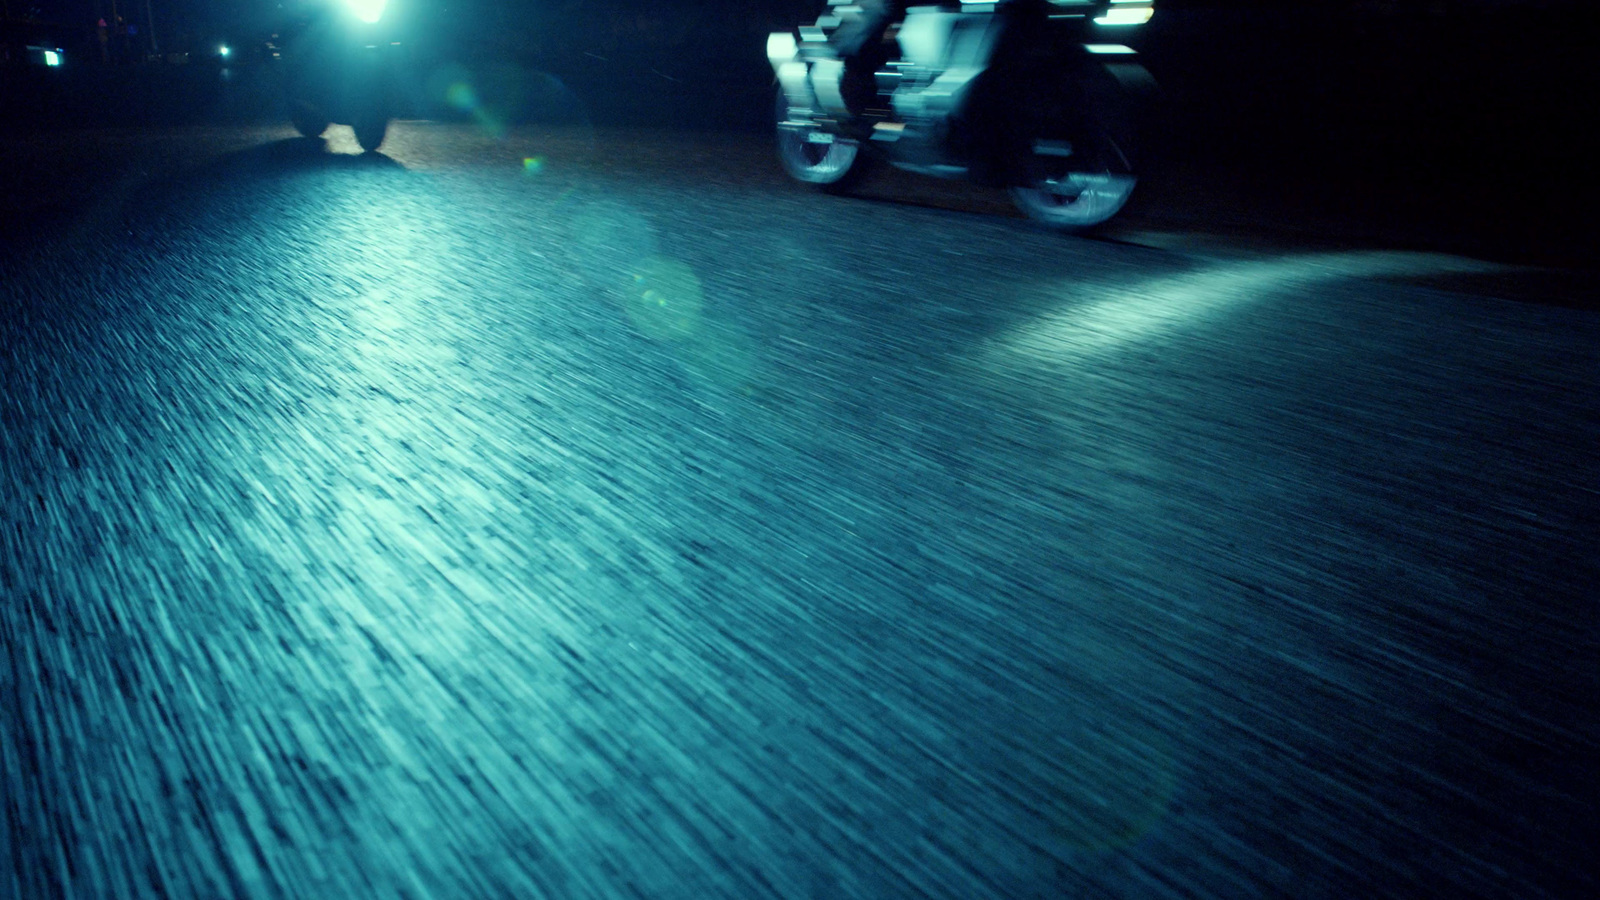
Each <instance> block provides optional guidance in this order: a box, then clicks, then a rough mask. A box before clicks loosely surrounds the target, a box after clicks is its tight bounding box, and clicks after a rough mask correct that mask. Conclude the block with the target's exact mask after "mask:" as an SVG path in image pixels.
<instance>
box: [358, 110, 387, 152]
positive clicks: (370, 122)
mask: <svg viewBox="0 0 1600 900" xmlns="http://www.w3.org/2000/svg"><path fill="white" fill-rule="evenodd" d="M350 129H351V130H352V131H354V132H355V133H356V143H357V144H360V145H361V149H362V150H365V151H366V152H368V153H375V152H377V150H378V148H379V147H381V146H383V139H384V138H385V137H388V135H389V117H388V116H387V115H384V114H380V113H373V114H370V115H367V116H364V117H362V118H360V119H357V120H356V121H355V122H354V123H352V124H351V126H350Z"/></svg>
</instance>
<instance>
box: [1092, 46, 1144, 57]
mask: <svg viewBox="0 0 1600 900" xmlns="http://www.w3.org/2000/svg"><path fill="white" fill-rule="evenodd" d="M1083 49H1085V50H1087V51H1089V52H1090V53H1094V54H1096V55H1099V56H1123V55H1126V54H1129V53H1133V52H1135V51H1134V49H1133V48H1132V47H1129V46H1128V45H1127V44H1084V45H1083Z"/></svg>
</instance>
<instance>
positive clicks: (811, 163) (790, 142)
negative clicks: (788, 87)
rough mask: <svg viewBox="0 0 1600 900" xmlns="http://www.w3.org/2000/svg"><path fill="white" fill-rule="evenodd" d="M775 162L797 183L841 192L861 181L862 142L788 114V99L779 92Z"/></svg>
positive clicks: (863, 161)
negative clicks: (779, 163) (779, 162)
mask: <svg viewBox="0 0 1600 900" xmlns="http://www.w3.org/2000/svg"><path fill="white" fill-rule="evenodd" d="M777 122H778V159H779V160H780V161H782V163H783V168H784V170H785V171H787V172H788V173H789V176H790V177H792V178H793V179H795V180H796V181H802V182H805V183H806V184H812V185H816V186H817V187H819V188H821V189H822V190H825V191H843V190H847V189H848V188H849V187H850V186H851V185H853V184H855V182H856V181H857V180H858V179H860V177H861V174H862V171H863V169H864V168H865V160H864V158H863V156H862V153H861V142H860V141H858V140H855V139H852V138H847V137H841V136H839V135H836V134H830V133H829V132H826V131H823V130H822V129H821V128H820V127H818V126H817V124H816V123H815V122H813V121H811V120H810V118H809V117H806V118H805V119H800V118H799V117H791V116H790V115H789V99H788V97H787V96H786V95H785V94H784V92H783V89H782V88H779V89H778V101H777Z"/></svg>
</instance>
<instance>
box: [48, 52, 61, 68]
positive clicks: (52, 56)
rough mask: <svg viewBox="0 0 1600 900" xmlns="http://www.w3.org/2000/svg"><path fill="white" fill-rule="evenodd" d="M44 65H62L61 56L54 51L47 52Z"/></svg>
mask: <svg viewBox="0 0 1600 900" xmlns="http://www.w3.org/2000/svg"><path fill="white" fill-rule="evenodd" d="M44 64H45V65H47V66H59V65H61V54H59V53H57V52H56V51H54V50H46V51H45V52H44Z"/></svg>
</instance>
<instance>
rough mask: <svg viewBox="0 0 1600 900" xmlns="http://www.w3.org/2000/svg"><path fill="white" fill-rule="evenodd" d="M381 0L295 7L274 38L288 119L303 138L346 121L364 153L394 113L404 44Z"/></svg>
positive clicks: (382, 134) (375, 142) (343, 0)
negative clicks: (295, 14) (295, 15)
mask: <svg viewBox="0 0 1600 900" xmlns="http://www.w3.org/2000/svg"><path fill="white" fill-rule="evenodd" d="M395 18H396V17H395V15H394V14H393V11H392V10H391V9H390V4H389V3H388V2H387V0H332V2H324V3H316V4H309V5H306V6H303V7H301V15H300V16H299V17H298V20H297V21H296V22H295V23H294V24H293V25H292V26H290V27H288V28H285V29H284V31H283V33H281V34H280V35H278V36H277V40H278V41H280V42H281V47H282V50H281V53H280V54H279V56H280V58H281V60H282V63H283V66H284V69H285V78H284V81H285V85H284V86H285V92H286V94H287V96H286V100H287V103H288V107H289V119H290V121H291V122H293V123H294V127H295V130H296V131H298V132H300V133H301V134H302V135H304V136H306V137H319V136H321V135H322V134H323V132H325V131H327V130H328V126H329V125H331V124H337V125H348V126H350V128H351V130H353V131H354V132H355V136H356V143H358V144H360V145H361V149H363V150H366V151H368V152H371V151H374V150H377V149H378V147H380V146H382V144H383V139H384V137H385V136H386V135H387V134H388V131H389V121H390V120H391V119H392V118H393V117H394V115H395V110H396V109H397V99H398V96H399V90H398V88H399V85H400V76H401V74H402V71H403V68H404V61H403V58H402V54H401V51H402V50H403V49H404V46H403V43H402V41H401V40H400V35H399V31H398V29H397V28H396V27H395Z"/></svg>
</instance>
